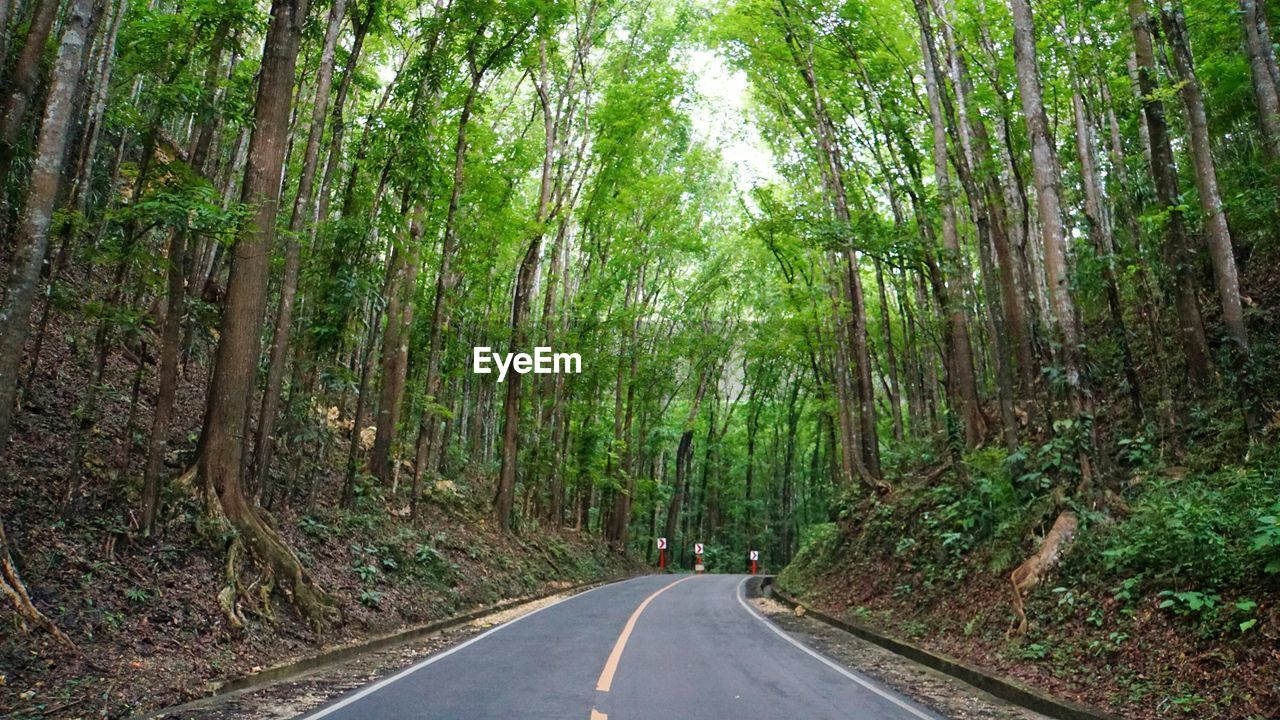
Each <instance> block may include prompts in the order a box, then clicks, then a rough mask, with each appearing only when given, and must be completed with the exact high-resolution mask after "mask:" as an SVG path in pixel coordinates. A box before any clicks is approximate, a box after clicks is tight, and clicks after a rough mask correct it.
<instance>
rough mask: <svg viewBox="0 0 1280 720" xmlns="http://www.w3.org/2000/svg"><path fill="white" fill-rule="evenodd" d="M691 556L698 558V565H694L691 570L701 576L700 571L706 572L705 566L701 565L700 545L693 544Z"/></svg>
mask: <svg viewBox="0 0 1280 720" xmlns="http://www.w3.org/2000/svg"><path fill="white" fill-rule="evenodd" d="M693 554H694V555H697V556H698V564H697V565H695V566H694V568H693V569H694V570H696V571H697V573H698V574H699V575H701V574H702V571H703V570H706V566H705V565H703V564H702V543H694V544H693Z"/></svg>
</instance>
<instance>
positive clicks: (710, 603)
mask: <svg viewBox="0 0 1280 720" xmlns="http://www.w3.org/2000/svg"><path fill="white" fill-rule="evenodd" d="M744 582H745V578H744V577H743V576H741V575H697V576H690V575H684V576H680V575H652V576H646V577H639V578H634V579H632V580H627V581H624V582H619V583H614V584H611V585H605V586H602V587H599V588H596V589H594V590H589V591H587V592H584V593H580V594H578V595H574V596H571V597H569V598H566V599H565V600H562V601H560V602H558V603H555V604H553V605H549V606H546V607H544V608H542V609H540V610H535V611H534V612H532V613H529V614H528V615H524V616H523V617H520V618H518V619H516V620H513V621H511V622H509V623H506V624H505V625H499V626H497V627H495V628H493V629H492V630H489V631H488V632H485V633H483V634H481V635H479V636H477V637H475V638H473V639H471V640H469V641H467V642H465V643H462V644H460V645H457V646H455V647H453V648H451V649H449V650H445V651H443V652H441V653H438V654H436V655H433V656H432V657H430V658H428V659H426V660H424V661H422V662H420V663H418V664H416V665H413V666H411V667H409V668H407V669H405V670H403V671H401V672H399V673H397V674H395V675H392V676H390V677H387V678H385V679H383V680H379V681H378V682H375V683H373V684H371V685H368V686H365V687H363V688H361V689H359V690H356V691H354V692H352V693H350V694H349V695H346V696H344V697H342V698H340V699H338V700H337V701H335V702H334V703H332V704H330V705H328V706H325V707H323V708H321V709H319V710H316V711H314V712H312V713H310V714H308V715H305V716H304V717H305V718H307V720H320V718H325V719H326V720H426V719H428V718H431V719H434V718H440V719H441V720H444V719H447V720H464V719H469V718H477V719H479V718H484V719H486V720H488V719H492V720H729V719H732V720H755V719H756V718H759V719H760V720H779V719H780V718H796V719H797V720H818V719H820V718H833V719H834V718H842V719H847V718H856V719H857V720H941V716H939V715H937V714H935V713H933V712H930V711H928V710H925V709H923V708H922V707H920V706H918V705H916V704H915V703H913V702H911V701H910V700H907V699H906V698H903V697H902V696H900V695H898V694H896V693H894V692H893V691H891V690H888V689H886V688H884V687H883V686H881V685H879V684H878V683H875V682H874V681H872V680H869V679H867V678H865V677H863V676H861V675H859V674H857V673H854V672H850V671H849V670H846V669H844V668H843V667H840V666H839V665H836V664H835V663H833V662H831V661H830V660H828V659H826V658H824V657H822V656H821V655H819V654H817V653H815V652H814V651H812V650H810V649H809V648H807V647H805V646H803V645H801V644H800V643H799V642H797V641H796V640H794V639H793V638H791V637H790V636H789V635H787V634H786V633H784V632H782V631H781V630H779V629H778V628H777V627H776V626H775V625H773V624H772V623H771V622H769V621H768V620H766V619H765V618H764V617H762V616H761V615H759V614H758V613H757V612H756V611H755V610H754V609H753V608H751V607H750V606H749V605H748V604H747V602H746V601H745V599H744V598H743V594H742V592H743V584H744Z"/></svg>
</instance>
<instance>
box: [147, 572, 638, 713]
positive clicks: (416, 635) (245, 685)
mask: <svg viewBox="0 0 1280 720" xmlns="http://www.w3.org/2000/svg"><path fill="white" fill-rule="evenodd" d="M633 577H639V576H638V575H621V576H618V577H615V578H611V579H608V580H593V581H591V582H585V583H578V584H577V585H570V586H569V587H562V588H555V589H549V590H545V591H543V592H539V593H534V594H533V595H526V596H524V597H520V598H516V599H515V600H508V601H506V602H501V603H497V604H495V605H486V606H484V607H479V608H476V609H474V610H470V611H468V612H465V613H463V614H461V615H454V616H452V617H448V618H445V619H443V620H437V621H435V622H430V623H426V624H424V625H415V626H414V627H410V628H405V629H403V630H398V631H396V632H393V633H391V634H389V635H382V636H379V637H375V638H370V639H368V640H363V641H360V642H356V643H353V644H351V645H343V646H341V647H336V648H331V649H329V650H324V651H322V652H319V653H317V654H315V655H309V656H306V657H303V658H299V659H298V660H294V661H291V662H287V663H282V664H280V665H273V666H271V667H269V668H266V669H264V670H262V671H260V672H256V673H253V674H252V675H242V676H240V677H237V678H232V679H231V680H227V681H225V682H223V683H221V684H219V685H218V686H217V687H215V688H214V689H213V690H212V692H210V693H209V694H207V695H205V696H203V697H200V698H197V699H195V700H191V701H188V702H185V703H182V704H181V705H172V706H170V707H165V708H160V709H158V710H152V711H150V712H148V713H146V714H143V715H136V716H134V718H133V720H150V719H151V718H159V717H163V716H165V715H169V714H171V713H178V712H186V711H189V710H199V709H201V708H204V707H207V706H209V705H212V704H214V703H216V702H221V701H223V700H226V699H228V698H232V697H235V696H237V695H243V694H246V693H250V692H253V691H255V690H261V689H263V688H266V687H269V686H271V685H275V684H278V683H281V682H286V681H289V680H297V679H298V678H301V677H304V676H306V675H310V674H311V673H313V672H317V671H319V670H324V669H326V668H330V667H333V666H335V665H340V664H342V663H344V662H347V661H349V660H352V659H355V658H357V657H360V656H362V655H367V654H369V653H373V652H379V651H382V650H386V649H388V648H393V647H397V646H399V645H404V644H407V643H410V642H413V641H414V640H419V639H422V638H424V637H427V636H430V635H435V634H436V633H438V632H441V631H443V630H448V629H450V628H455V627H458V626H459V625H465V624H467V623H469V622H472V621H473V620H478V619H480V618H482V617H485V616H486V615H492V614H493V613H498V612H503V611H505V610H510V609H512V608H517V607H520V606H521V605H527V604H529V603H532V602H537V601H538V600H543V599H545V598H549V597H551V596H553V595H560V594H562V593H574V594H577V593H578V592H580V591H583V590H588V589H590V588H593V587H596V586H599V585H608V584H610V583H615V582H620V581H622V580H627V579H630V578H633Z"/></svg>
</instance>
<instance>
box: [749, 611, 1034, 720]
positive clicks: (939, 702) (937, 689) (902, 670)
mask: <svg viewBox="0 0 1280 720" xmlns="http://www.w3.org/2000/svg"><path fill="white" fill-rule="evenodd" d="M747 602H748V603H749V604H750V605H751V607H753V608H754V609H755V610H756V611H757V612H759V613H760V614H761V615H763V616H765V617H766V618H768V619H769V620H770V621H772V622H773V623H774V624H775V625H777V626H778V627H779V628H781V629H782V630H784V631H786V632H787V633H788V634H789V635H791V636H792V637H794V638H795V639H796V640H799V641H800V642H802V643H804V644H805V645H807V646H808V647H810V648H812V649H814V650H816V651H818V652H819V653H821V654H823V655H825V656H826V657H827V658H829V659H831V660H833V661H835V662H837V663H839V664H840V665H843V666H844V667H846V668H849V669H850V670H853V671H855V672H858V673H862V674H864V675H866V676H868V677H870V678H873V679H875V680H876V681H877V682H879V683H881V684H883V685H884V686H885V687H887V688H890V689H892V690H895V691H897V692H899V693H901V694H902V695H904V696H906V697H909V698H911V699H912V700H915V701H916V702H917V703H919V704H921V705H923V706H926V707H928V708H930V709H932V710H934V711H935V712H938V713H939V714H941V715H943V716H945V717H948V718H952V720H1048V718H1046V717H1045V716H1044V715H1041V714H1039V713H1035V712H1032V711H1030V710H1027V709H1025V708H1021V707H1018V706H1016V705H1012V704H1010V703H1008V702H1005V701H1004V700H1001V699H999V698H996V697H995V696H993V695H990V694H988V693H986V692H983V691H981V690H979V689H977V688H975V687H973V686H971V685H969V684H968V683H965V682H962V681H960V680H957V679H955V678H953V677H950V676H948V675H944V674H943V673H940V672H938V671H936V670H932V669H930V668H927V667H924V666H923V665H920V664H918V663H916V662H913V661H911V660H908V659H907V658H904V657H902V656H900V655H896V654H894V653H892V652H890V651H888V650H885V649H884V648H881V647H879V646H877V645H873V644H872V643H869V642H867V641H865V640H862V639H860V638H857V637H855V636H853V635H851V634H849V633H847V632H845V631H843V630H840V629H838V628H834V627H831V626H829V625H827V624H825V623H822V622H819V621H817V620H813V619H811V618H806V617H803V616H797V615H796V614H795V612H794V611H792V610H791V609H790V608H788V607H787V606H785V605H783V604H782V603H780V602H778V601H777V600H774V599H772V598H767V597H759V596H748V598H747Z"/></svg>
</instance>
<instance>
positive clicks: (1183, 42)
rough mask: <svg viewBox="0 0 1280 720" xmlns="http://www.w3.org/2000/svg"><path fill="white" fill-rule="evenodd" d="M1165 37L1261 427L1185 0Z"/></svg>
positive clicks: (1216, 265) (1214, 254) (1222, 290)
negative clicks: (1188, 32)
mask: <svg viewBox="0 0 1280 720" xmlns="http://www.w3.org/2000/svg"><path fill="white" fill-rule="evenodd" d="M1160 17H1161V21H1162V24H1163V25H1164V31H1165V36H1166V37H1167V38H1168V40H1169V45H1170V47H1171V49H1172V50H1173V63H1174V67H1175V68H1176V69H1177V72H1178V78H1179V80H1180V83H1181V91H1180V93H1181V95H1182V103H1183V105H1184V106H1185V107H1186V109H1187V129H1188V131H1189V133H1188V134H1189V135H1190V136H1191V138H1190V139H1191V162H1192V165H1193V166H1194V168H1195V172H1194V173H1193V176H1194V177H1195V182H1196V189H1197V190H1198V191H1199V192H1198V194H1199V196H1200V211H1201V212H1202V213H1203V214H1204V234H1205V241H1206V242H1207V243H1208V244H1209V260H1210V262H1211V264H1212V265H1213V279H1214V284H1215V285H1216V286H1217V288H1218V299H1219V301H1220V302H1221V304H1222V323H1223V324H1224V325H1226V326H1227V333H1228V334H1230V335H1231V338H1232V340H1234V341H1235V348H1234V355H1235V357H1234V358H1233V360H1234V363H1233V364H1234V365H1235V368H1234V369H1235V375H1236V382H1237V384H1238V385H1239V387H1240V391H1241V398H1242V400H1243V402H1244V405H1245V423H1246V425H1247V426H1248V427H1249V429H1250V430H1256V429H1257V428H1258V427H1259V424H1260V422H1261V421H1260V419H1259V418H1258V417H1257V408H1256V405H1257V403H1256V399H1255V397H1254V393H1253V391H1252V389H1251V388H1250V386H1251V385H1252V383H1250V382H1249V377H1248V375H1249V369H1248V368H1249V365H1250V362H1249V357H1250V353H1251V351H1250V348H1249V332H1248V330H1247V329H1246V328H1245V323H1244V308H1243V306H1242V304H1241V302H1240V280H1239V278H1238V276H1237V274H1236V260H1235V255H1234V254H1233V253H1232V246H1231V230H1230V229H1229V228H1228V227H1227V215H1226V213H1225V212H1224V211H1223V209H1222V193H1221V191H1219V189H1218V170H1217V168H1216V167H1215V165H1214V161H1213V145H1212V143H1211V141H1210V139H1209V120H1208V117H1207V116H1206V114H1205V109H1204V96H1203V94H1202V93H1201V91H1200V80H1199V79H1198V78H1197V77H1196V71H1195V63H1194V61H1193V60H1192V58H1191V43H1190V40H1189V38H1188V37H1187V26H1186V23H1187V19H1186V16H1185V15H1184V14H1183V9H1182V4H1181V3H1180V2H1174V1H1172V0H1171V1H1170V2H1166V3H1164V4H1163V5H1162V6H1161V13H1160Z"/></svg>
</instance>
